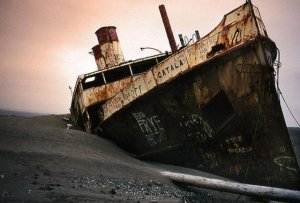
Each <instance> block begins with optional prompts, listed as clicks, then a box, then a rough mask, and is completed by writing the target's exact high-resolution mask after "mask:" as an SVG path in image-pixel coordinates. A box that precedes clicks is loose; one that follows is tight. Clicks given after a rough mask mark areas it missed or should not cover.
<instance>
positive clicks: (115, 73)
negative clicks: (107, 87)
mask: <svg viewBox="0 0 300 203" xmlns="http://www.w3.org/2000/svg"><path fill="white" fill-rule="evenodd" d="M104 76H105V80H106V82H107V83H109V82H114V81H117V80H120V79H123V78H126V77H129V76H131V73H130V69H129V66H123V67H119V68H115V69H111V70H108V71H105V72H104Z"/></svg>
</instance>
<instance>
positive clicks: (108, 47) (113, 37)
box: [93, 26, 125, 70]
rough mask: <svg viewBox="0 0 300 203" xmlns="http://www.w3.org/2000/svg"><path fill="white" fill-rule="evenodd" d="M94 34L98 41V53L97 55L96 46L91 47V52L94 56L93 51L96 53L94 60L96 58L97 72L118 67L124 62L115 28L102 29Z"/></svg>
mask: <svg viewBox="0 0 300 203" xmlns="http://www.w3.org/2000/svg"><path fill="white" fill-rule="evenodd" d="M95 34H96V35H97V38H98V41H99V47H100V53H98V51H99V50H98V47H96V46H95V47H93V52H94V54H95V51H96V53H97V57H96V55H95V58H97V59H96V63H97V65H98V69H99V70H101V69H105V68H109V67H112V66H116V65H119V64H121V63H123V62H124V61H125V60H124V56H123V53H122V50H121V46H120V42H119V38H118V35H117V32H116V27H114V26H108V27H102V28H100V29H98V30H97V31H96V33H95Z"/></svg>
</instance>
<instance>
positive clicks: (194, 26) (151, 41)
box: [0, 0, 300, 126]
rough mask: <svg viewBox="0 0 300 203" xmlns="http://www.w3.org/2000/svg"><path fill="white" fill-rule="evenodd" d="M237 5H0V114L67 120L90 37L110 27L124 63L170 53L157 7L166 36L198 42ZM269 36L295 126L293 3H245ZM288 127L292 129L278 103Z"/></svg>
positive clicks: (47, 1) (220, 0) (297, 12)
mask: <svg viewBox="0 0 300 203" xmlns="http://www.w3.org/2000/svg"><path fill="white" fill-rule="evenodd" d="M244 2H245V0H184V1H183V0H181V1H177V0H176V1H175V0H172V1H171V0H168V1H167V0H114V1H111V0H109V1H106V0H1V1H0V44H1V46H0V53H1V55H0V75H1V80H0V87H1V89H0V98H1V99H0V109H10V110H20V111H28V112H42V113H67V112H68V109H69V106H70V102H71V93H70V90H69V88H68V86H71V87H73V86H74V84H75V81H76V78H77V76H78V75H79V74H83V73H87V72H91V71H95V70H96V64H95V62H94V58H93V56H91V55H90V54H88V52H89V51H91V47H93V46H94V45H96V44H97V38H96V36H95V34H94V33H95V31H96V30H97V29H98V28H100V27H102V26H108V25H113V26H116V27H117V32H118V36H119V39H120V42H121V46H122V50H123V53H124V55H125V58H126V59H127V60H130V59H136V58H139V57H144V56H147V55H152V54H156V53H155V52H153V51H151V50H145V51H143V52H141V51H140V47H143V46H150V47H154V48H157V49H160V50H162V51H165V50H170V48H169V44H168V40H167V37H166V34H165V31H164V27H163V24H162V21H161V17H160V14H159V10H158V6H159V5H160V4H165V6H166V9H167V12H168V15H169V19H170V22H171V26H172V28H173V33H174V35H175V38H176V41H177V43H178V44H179V40H178V37H177V36H178V34H180V33H181V34H184V35H186V36H188V37H191V35H192V34H193V32H194V31H195V30H199V32H200V35H201V36H204V35H205V34H207V33H208V32H209V31H211V30H212V29H213V28H214V27H215V26H217V24H218V23H219V22H220V21H221V19H222V17H223V15H224V14H226V13H227V12H229V11H231V10H233V9H234V8H236V7H238V6H239V5H241V4H243V3H244ZM252 2H253V4H254V5H256V6H258V7H259V10H260V13H261V15H262V18H263V20H264V23H265V25H266V28H267V31H268V34H269V37H270V38H271V39H272V40H273V41H275V42H276V44H277V46H278V47H279V49H280V51H281V62H282V64H283V66H282V68H281V72H280V86H281V90H282V92H283V94H284V96H285V98H286V100H287V102H288V103H289V105H290V107H291V109H292V110H293V112H294V114H295V116H296V118H297V119H298V120H300V102H299V98H300V91H299V90H298V88H299V87H300V86H299V84H300V82H299V80H300V67H299V64H300V57H299V54H298V53H299V50H298V49H299V47H298V46H299V45H300V37H299V36H300V23H299V19H300V1H299V0H253V1H252ZM282 108H283V110H284V114H285V118H286V121H287V124H288V126H296V123H295V122H294V121H293V119H292V118H291V116H290V115H289V113H288V112H287V109H286V107H285V106H284V103H283V102H282Z"/></svg>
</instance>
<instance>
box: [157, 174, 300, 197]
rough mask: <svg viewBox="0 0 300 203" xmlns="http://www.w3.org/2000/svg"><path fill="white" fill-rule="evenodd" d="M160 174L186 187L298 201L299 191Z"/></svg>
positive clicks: (182, 175) (184, 175) (191, 176)
mask: <svg viewBox="0 0 300 203" xmlns="http://www.w3.org/2000/svg"><path fill="white" fill-rule="evenodd" d="M161 174H162V175H163V176H165V177H167V178H169V179H170V180H172V181H174V182H178V183H183V184H187V185H192V186H197V187H202V188H208V189H214V190H219V191H224V192H231V193H237V194H244V195H249V196H258V197H263V198H269V199H280V200H292V201H296V200H298V201H300V191H296V190H288V189H282V188H274V187H267V186H259V185H250V184H243V183H238V182H232V181H225V180H220V179H212V178H205V177H201V176H193V175H188V174H182V173H173V172H169V171H163V172H161Z"/></svg>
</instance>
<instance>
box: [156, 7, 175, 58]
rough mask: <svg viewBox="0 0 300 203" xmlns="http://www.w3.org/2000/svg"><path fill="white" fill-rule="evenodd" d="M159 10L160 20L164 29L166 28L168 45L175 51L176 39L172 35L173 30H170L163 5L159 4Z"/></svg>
mask: <svg viewBox="0 0 300 203" xmlns="http://www.w3.org/2000/svg"><path fill="white" fill-rule="evenodd" d="M159 11H160V15H161V18H162V21H163V23H164V26H165V30H166V33H167V36H168V40H169V43H170V46H171V50H172V53H175V52H176V51H177V45H176V41H175V38H174V35H173V31H172V28H171V25H170V21H169V18H168V14H167V11H166V8H165V6H164V5H160V6H159Z"/></svg>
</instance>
